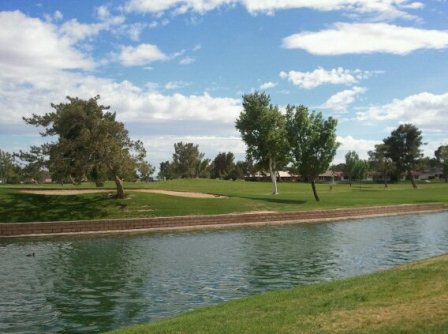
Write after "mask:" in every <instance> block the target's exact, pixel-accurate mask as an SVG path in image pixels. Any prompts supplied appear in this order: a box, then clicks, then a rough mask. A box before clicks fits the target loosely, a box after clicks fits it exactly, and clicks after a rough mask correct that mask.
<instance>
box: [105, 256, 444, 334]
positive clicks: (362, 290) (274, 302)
mask: <svg viewBox="0 0 448 334" xmlns="http://www.w3.org/2000/svg"><path fill="white" fill-rule="evenodd" d="M447 277H448V255H444V256H440V257H435V258H431V259H428V260H425V261H420V262H416V263H413V264H410V265H405V266H402V267H399V268H396V269H392V270H388V271H385V272H379V273H375V274H371V275H366V276H359V277H355V278H352V279H348V280H343V281H335V282H331V283H325V284H317V285H310V286H301V287H297V288H294V289H290V290H286V291H280V292H272V293H267V294H264V295H259V296H254V297H249V298H244V299H241V300H236V301H231V302H227V303H224V304H221V305H218V306H213V307H208V308H203V309H198V310H195V311H192V312H189V313H186V314H183V315H180V316H178V317H175V318H172V319H168V320H162V321H157V322H154V323H151V324H147V325H138V326H134V327H128V328H124V329H120V330H117V331H114V332H113V333H114V334H137V333H448V280H447Z"/></svg>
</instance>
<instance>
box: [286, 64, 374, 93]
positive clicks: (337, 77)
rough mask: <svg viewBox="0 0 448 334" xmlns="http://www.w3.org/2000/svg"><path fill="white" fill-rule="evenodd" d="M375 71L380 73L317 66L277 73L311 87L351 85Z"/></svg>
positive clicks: (297, 83) (302, 86)
mask: <svg viewBox="0 0 448 334" xmlns="http://www.w3.org/2000/svg"><path fill="white" fill-rule="evenodd" d="M377 73H380V71H361V70H359V69H356V70H347V69H344V68H342V67H338V68H333V69H331V70H325V69H324V68H322V67H319V68H317V69H316V70H314V71H312V72H299V71H289V72H285V71H282V72H280V74H279V75H280V78H282V79H287V80H288V81H290V82H291V83H292V84H293V85H296V86H299V87H301V88H305V89H312V88H316V87H318V86H320V85H323V84H333V85H340V84H344V85H351V84H354V83H357V82H359V81H360V80H363V79H367V78H369V77H370V76H372V75H374V74H377Z"/></svg>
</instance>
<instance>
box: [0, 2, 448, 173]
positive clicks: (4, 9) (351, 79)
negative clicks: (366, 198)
mask: <svg viewBox="0 0 448 334" xmlns="http://www.w3.org/2000/svg"><path fill="white" fill-rule="evenodd" d="M447 18H448V1H447V0H430V1H414V0H364V1H361V0H276V1H274V0H121V1H116V0H110V1H99V0H93V1H79V0H65V1H55V0H53V1H52V0H47V1H32V0H14V1H12V0H9V1H8V0H2V1H0V149H2V150H5V151H9V152H16V151H18V150H20V149H21V150H27V149H28V148H29V146H30V145H38V144H41V143H43V140H44V139H42V138H41V136H40V135H39V130H42V129H39V128H35V127H33V126H31V125H26V124H25V122H24V121H23V120H22V117H29V116H31V115H32V114H33V113H34V114H39V115H42V114H44V113H48V112H51V111H52V110H53V109H52V108H51V105H50V104H51V103H55V104H57V103H61V102H64V101H66V100H65V97H66V96H72V97H75V96H76V97H80V98H84V99H88V98H90V97H93V96H96V95H98V94H99V95H100V96H101V99H100V102H101V104H103V105H109V106H110V107H111V110H112V111H114V112H116V114H117V119H118V120H119V121H122V122H124V123H125V126H126V128H127V129H128V130H129V133H130V135H131V137H132V138H133V139H140V140H142V141H143V142H144V144H145V147H146V149H147V151H148V160H149V161H150V162H151V163H152V164H153V165H155V166H158V165H159V163H160V162H161V161H165V160H170V159H171V157H172V154H173V151H174V149H173V145H174V143H176V142H180V141H183V142H193V143H195V144H198V145H199V149H200V151H201V152H204V153H205V156H206V157H208V158H210V159H213V158H214V157H215V156H216V155H217V154H218V153H219V152H227V151H232V152H233V153H234V154H235V156H236V158H237V159H238V160H243V159H244V157H245V145H244V143H243V142H242V141H241V139H240V135H239V133H238V132H237V131H236V129H235V120H236V119H237V118H238V115H239V113H240V112H241V111H242V106H241V97H242V95H243V94H249V93H252V92H255V91H265V92H266V93H267V94H269V95H270V97H271V102H272V103H273V104H274V105H278V106H280V108H284V107H285V106H286V105H287V104H295V105H299V104H303V105H306V106H308V107H309V108H310V109H311V110H316V111H319V112H322V113H323V114H324V116H325V117H329V116H332V117H335V118H337V119H338V128H337V135H338V141H339V142H340V143H341V146H340V148H339V149H338V151H337V155H336V158H335V163H338V162H343V161H344V155H345V154H346V153H347V151H349V150H355V151H357V152H358V154H359V155H360V157H361V158H364V159H365V158H367V152H368V151H369V150H372V149H373V148H374V145H375V144H378V143H380V142H381V141H382V139H383V138H385V137H387V136H388V135H389V134H390V132H391V131H392V130H393V129H395V128H397V127H398V126H399V125H400V124H403V123H413V124H414V125H416V126H417V127H418V128H419V129H420V130H422V133H423V141H424V142H425V145H424V147H423V150H424V153H425V155H427V156H430V157H432V156H433V153H434V151H435V150H436V149H437V147H438V146H440V145H443V144H448V130H447V121H446V120H447V119H448V79H447V78H448V19H447Z"/></svg>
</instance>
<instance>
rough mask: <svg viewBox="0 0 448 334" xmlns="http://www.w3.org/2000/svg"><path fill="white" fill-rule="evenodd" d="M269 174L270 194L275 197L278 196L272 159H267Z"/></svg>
mask: <svg viewBox="0 0 448 334" xmlns="http://www.w3.org/2000/svg"><path fill="white" fill-rule="evenodd" d="M269 174H270V175H271V181H272V194H273V195H277V194H278V189H277V175H275V171H274V168H273V163H272V158H269Z"/></svg>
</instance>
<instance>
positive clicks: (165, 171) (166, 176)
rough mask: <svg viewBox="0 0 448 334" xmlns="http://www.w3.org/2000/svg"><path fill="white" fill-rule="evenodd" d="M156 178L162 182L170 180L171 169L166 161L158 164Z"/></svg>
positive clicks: (171, 175) (171, 176)
mask: <svg viewBox="0 0 448 334" xmlns="http://www.w3.org/2000/svg"><path fill="white" fill-rule="evenodd" d="M157 177H158V178H159V180H162V181H166V180H170V179H172V178H173V168H172V166H171V163H170V162H169V161H168V160H167V161H163V162H161V163H160V166H159V174H158V175H157Z"/></svg>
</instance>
